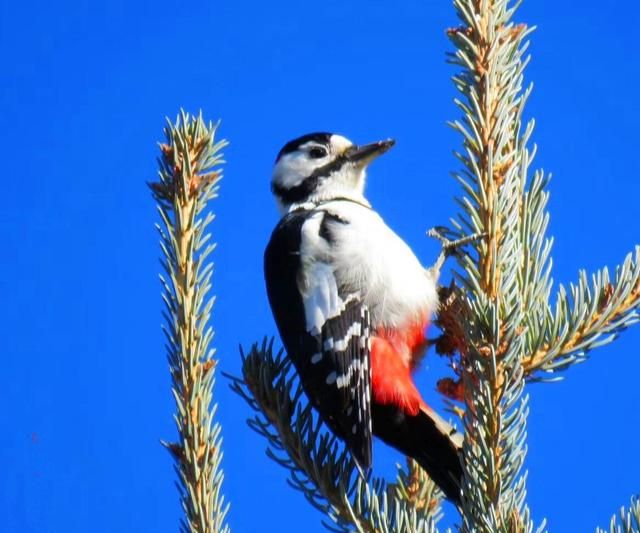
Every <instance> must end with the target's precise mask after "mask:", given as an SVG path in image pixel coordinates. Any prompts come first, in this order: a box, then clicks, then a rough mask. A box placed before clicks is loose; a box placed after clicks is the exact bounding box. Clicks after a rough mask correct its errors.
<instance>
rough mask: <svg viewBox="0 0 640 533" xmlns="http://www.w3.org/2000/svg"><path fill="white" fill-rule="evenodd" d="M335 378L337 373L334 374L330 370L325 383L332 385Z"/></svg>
mask: <svg viewBox="0 0 640 533" xmlns="http://www.w3.org/2000/svg"><path fill="white" fill-rule="evenodd" d="M336 379H338V374H336V373H335V372H331V374H329V375H328V376H327V380H326V383H327V385H333V384H334V383H335V382H336Z"/></svg>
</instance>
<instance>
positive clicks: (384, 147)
mask: <svg viewBox="0 0 640 533" xmlns="http://www.w3.org/2000/svg"><path fill="white" fill-rule="evenodd" d="M394 144H396V141H394V140H393V139H387V140H386V141H378V142H375V143H371V144H363V145H362V146H352V147H350V148H348V149H347V151H346V152H345V154H344V156H345V157H346V158H347V160H348V161H350V162H352V163H355V164H356V165H358V166H360V167H366V166H367V165H368V164H369V163H371V161H373V160H374V159H375V158H376V157H378V156H380V155H382V154H384V153H385V152H386V151H388V150H390V149H391V147H392V146H393V145H394Z"/></svg>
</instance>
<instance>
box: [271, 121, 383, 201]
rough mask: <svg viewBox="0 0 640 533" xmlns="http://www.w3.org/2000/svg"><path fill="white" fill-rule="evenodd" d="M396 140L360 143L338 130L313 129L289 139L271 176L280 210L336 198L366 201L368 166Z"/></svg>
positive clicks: (272, 187)
mask: <svg viewBox="0 0 640 533" xmlns="http://www.w3.org/2000/svg"><path fill="white" fill-rule="evenodd" d="M394 144H395V141H393V140H391V139H388V140H386V141H378V142H375V143H371V144H364V145H361V146H358V145H355V144H353V143H352V142H351V141H350V140H349V139H346V138H345V137H343V136H342V135H337V134H335V133H310V134H308V135H303V136H302V137H298V138H297V139H294V140H292V141H289V142H288V143H287V144H285V145H284V147H283V148H282V150H280V153H278V157H277V158H276V164H275V168H274V169H273V177H272V180H271V190H272V191H273V194H274V196H275V197H276V201H277V202H278V207H279V208H280V211H281V212H282V213H286V212H287V211H289V210H290V209H291V207H292V206H294V205H298V204H303V203H305V202H314V203H318V202H324V201H329V200H333V199H336V198H348V199H350V200H355V201H357V202H363V203H367V202H366V200H365V198H364V185H365V174H366V169H367V166H368V165H369V163H371V161H373V160H374V159H375V158H376V157H378V156H379V155H381V154H383V153H385V152H386V151H387V150H389V149H390V148H391V147H392V146H393V145H394Z"/></svg>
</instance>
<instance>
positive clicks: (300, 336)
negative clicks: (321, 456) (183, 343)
mask: <svg viewBox="0 0 640 533" xmlns="http://www.w3.org/2000/svg"><path fill="white" fill-rule="evenodd" d="M319 217H321V218H322V220H319ZM307 223H309V224H311V226H309V227H307V228H305V236H304V237H303V234H302V229H303V226H304V225H305V224H307ZM331 223H335V224H346V223H347V222H345V221H342V220H340V219H337V218H336V217H335V216H333V215H331V214H329V213H327V212H324V211H305V210H297V211H294V212H292V213H290V214H288V215H287V216H285V217H284V218H283V219H282V220H281V221H280V223H279V224H278V226H277V227H276V229H275V230H274V232H273V234H272V236H271V240H270V241H269V244H268V245H267V249H266V251H265V257H264V269H265V280H266V285H267V294H268V296H269V303H270V304H271V310H272V311H273V315H274V318H275V320H276V324H277V326H278V330H279V332H280V337H281V338H282V342H283V344H284V346H285V349H286V350H287V353H288V355H289V357H290V358H291V360H292V361H293V363H294V365H295V367H296V369H297V371H298V374H299V376H300V380H301V382H302V386H303V388H304V390H305V392H306V393H307V396H308V397H309V400H310V401H311V403H312V405H313V406H314V407H315V408H316V409H317V410H318V412H319V413H320V416H321V417H322V419H323V420H324V421H325V423H326V424H327V425H328V426H329V428H330V429H331V430H332V431H333V432H334V433H335V434H336V435H337V436H338V437H340V438H341V439H343V440H344V441H345V443H346V445H347V447H348V448H349V450H350V451H351V454H352V455H353V457H354V459H355V460H356V463H357V464H358V465H359V466H360V467H361V468H364V469H366V468H368V467H369V466H370V465H371V440H372V437H371V431H372V430H371V392H370V390H371V385H370V382H371V368H370V361H369V359H370V352H369V349H370V347H369V339H370V326H369V311H368V309H367V308H366V306H365V305H364V304H363V303H362V301H361V299H360V297H359V295H358V294H355V293H345V291H344V289H342V288H340V287H339V286H338V285H337V283H336V280H335V278H334V277H333V276H334V274H333V271H332V270H331V267H330V265H329V264H327V263H325V262H322V261H320V258H313V257H309V256H304V258H303V255H302V252H301V250H308V249H309V248H310V247H309V246H307V244H308V243H305V242H303V239H309V238H316V237H317V238H318V239H322V243H321V244H324V245H326V246H331ZM309 228H318V230H319V231H318V232H317V233H313V234H311V235H310V233H309V232H308V231H307V229H309ZM319 242H320V241H319ZM303 260H304V268H305V271H304V272H303Z"/></svg>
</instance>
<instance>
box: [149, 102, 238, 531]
mask: <svg viewBox="0 0 640 533" xmlns="http://www.w3.org/2000/svg"><path fill="white" fill-rule="evenodd" d="M216 129H217V126H215V125H213V124H211V123H209V124H205V122H204V120H203V119H202V115H200V116H198V117H193V116H190V115H188V114H187V113H185V112H184V111H182V112H181V113H180V115H179V116H178V118H177V120H176V122H175V124H174V123H172V122H171V121H169V120H167V126H166V127H165V130H164V133H165V138H166V140H165V142H164V143H162V144H160V150H161V157H160V158H159V159H158V165H159V172H158V174H159V180H158V181H157V182H154V183H151V184H149V186H150V188H151V191H152V193H153V196H154V198H155V200H156V202H157V204H158V212H159V213H160V218H161V220H162V223H161V224H157V225H156V226H157V229H158V231H159V233H160V247H161V249H162V253H163V257H162V259H161V263H162V266H163V268H164V270H165V272H166V277H164V276H160V280H161V283H162V287H163V294H162V299H163V301H164V304H165V311H164V312H163V316H164V318H165V321H166V323H165V324H164V325H163V326H162V329H163V332H164V334H165V337H166V350H167V358H168V360H169V367H170V372H171V379H172V386H173V396H174V398H175V402H176V407H177V413H176V415H175V421H176V426H177V428H178V433H179V441H178V442H163V444H164V445H165V446H166V448H167V449H168V450H169V451H170V453H171V455H172V456H173V458H174V459H175V462H176V465H175V469H176V472H177V474H178V480H179V482H178V488H179V491H180V498H181V502H182V507H183V509H184V513H185V517H184V519H182V520H181V528H180V529H181V531H184V532H191V533H195V532H198V533H214V532H215V533H227V532H228V531H229V529H228V527H227V525H226V524H225V517H226V514H227V511H228V507H229V506H228V504H225V502H224V497H223V495H222V493H221V487H222V480H223V472H222V468H221V464H220V462H221V460H222V437H221V435H220V425H219V424H218V423H217V422H214V417H215V412H216V405H214V404H213V387H214V382H215V367H216V363H217V361H216V359H214V355H215V349H214V348H211V341H212V338H213V329H212V328H211V327H210V326H209V319H210V316H211V310H212V307H213V303H214V298H213V297H210V296H209V292H210V290H211V278H212V273H213V264H212V263H211V262H210V261H207V259H208V256H209V255H210V254H211V252H212V251H213V250H214V248H215V244H212V243H211V242H210V237H211V234H210V233H208V226H209V224H210V223H211V221H212V220H213V218H214V215H213V214H212V213H211V212H208V213H205V210H206V207H207V205H208V202H209V201H210V200H212V199H213V198H215V197H217V195H218V181H219V180H220V178H221V176H222V173H221V171H220V169H219V167H220V165H221V164H222V162H223V161H222V156H221V150H222V148H223V147H224V146H226V144H227V143H226V141H218V142H215V141H214V137H215V132H216Z"/></svg>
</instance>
